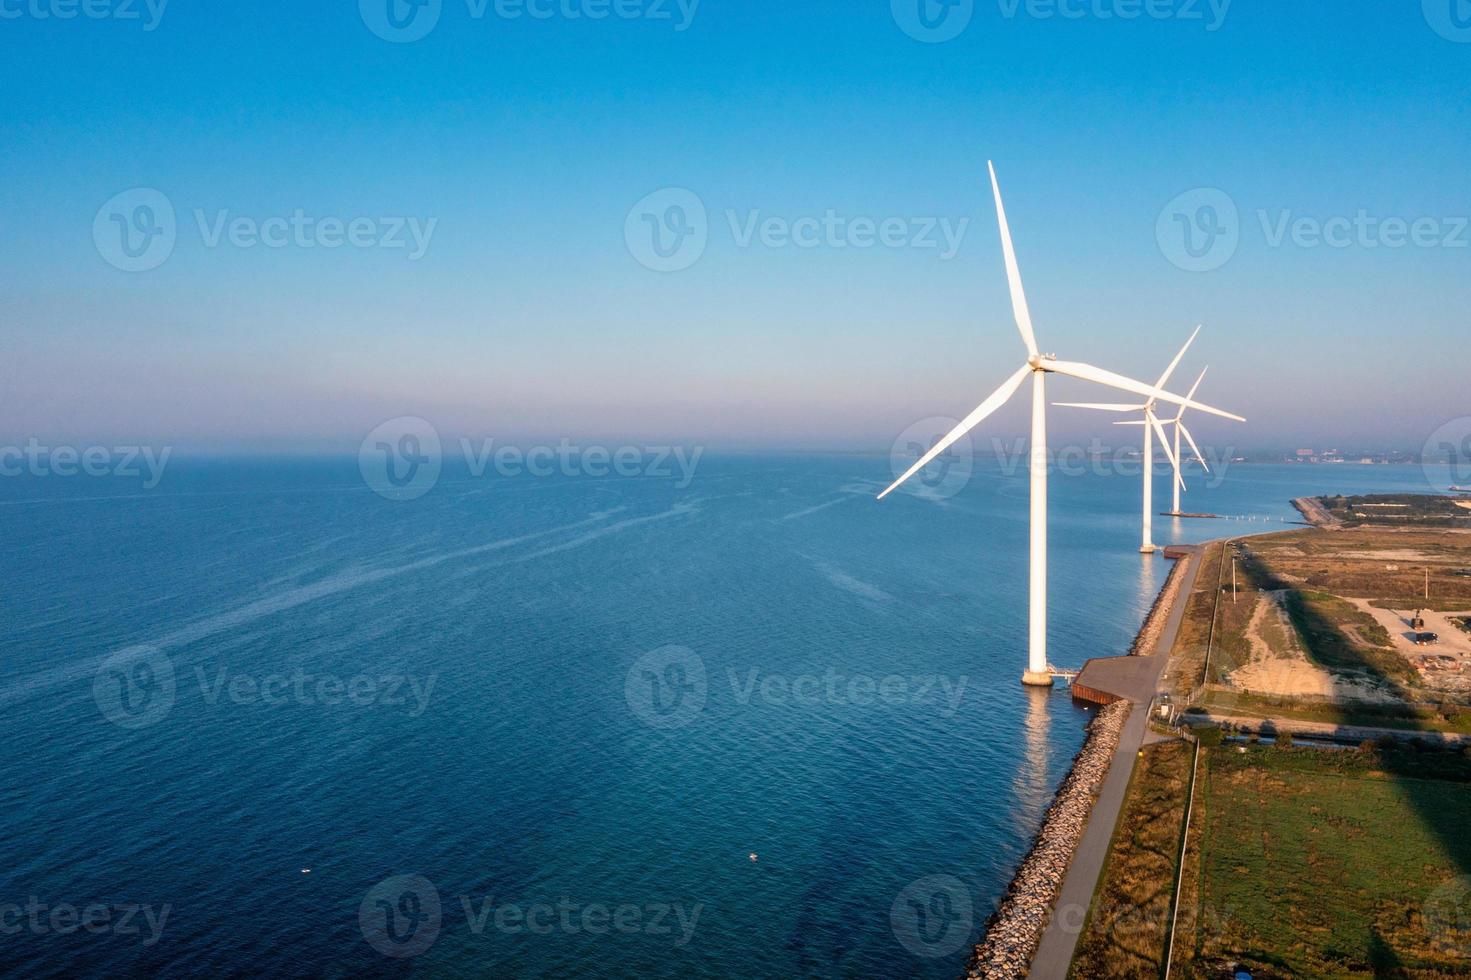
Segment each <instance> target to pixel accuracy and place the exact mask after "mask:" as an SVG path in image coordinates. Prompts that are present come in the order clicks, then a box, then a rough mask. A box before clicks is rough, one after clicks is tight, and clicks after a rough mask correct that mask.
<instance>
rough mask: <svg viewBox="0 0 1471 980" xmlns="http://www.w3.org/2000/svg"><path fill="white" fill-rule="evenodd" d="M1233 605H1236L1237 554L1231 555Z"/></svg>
mask: <svg viewBox="0 0 1471 980" xmlns="http://www.w3.org/2000/svg"><path fill="white" fill-rule="evenodd" d="M1231 605H1233V606H1234V605H1236V556H1235V555H1232V556H1231Z"/></svg>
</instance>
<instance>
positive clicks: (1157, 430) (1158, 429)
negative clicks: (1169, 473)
mask: <svg viewBox="0 0 1471 980" xmlns="http://www.w3.org/2000/svg"><path fill="white" fill-rule="evenodd" d="M1149 424H1150V425H1152V426H1154V434H1155V435H1157V436H1159V441H1160V443H1161V445H1163V446H1164V449H1165V459H1167V460H1169V461H1170V469H1171V470H1173V471H1174V472H1175V473H1179V471H1180V465H1179V463H1178V462H1177V461H1176V459H1175V451H1174V450H1173V449H1171V448H1170V438H1169V436H1167V435H1165V427H1164V426H1163V425H1161V424H1160V421H1159V418H1158V417H1157V416H1156V415H1155V414H1154V413H1153V412H1150V413H1149Z"/></svg>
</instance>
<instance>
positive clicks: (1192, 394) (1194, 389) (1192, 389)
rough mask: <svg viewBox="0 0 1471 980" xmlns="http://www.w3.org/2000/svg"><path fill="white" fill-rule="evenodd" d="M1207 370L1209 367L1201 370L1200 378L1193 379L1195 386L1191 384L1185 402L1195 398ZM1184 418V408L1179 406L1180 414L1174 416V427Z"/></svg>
mask: <svg viewBox="0 0 1471 980" xmlns="http://www.w3.org/2000/svg"><path fill="white" fill-rule="evenodd" d="M1209 370H1210V367H1209V366H1206V367H1205V368H1202V369H1201V372H1200V377H1198V378H1196V379H1195V384H1193V385H1191V386H1190V394H1188V395H1186V396H1185V400H1186V401H1190V400H1191V399H1192V398H1194V397H1195V393H1196V392H1197V391H1199V390H1200V383H1201V382H1202V381H1204V380H1205V372H1206V371H1209ZM1184 417H1185V406H1183V405H1182V406H1180V412H1179V414H1178V415H1176V416H1175V424H1176V425H1179V424H1180V420H1181V419H1183V418H1184Z"/></svg>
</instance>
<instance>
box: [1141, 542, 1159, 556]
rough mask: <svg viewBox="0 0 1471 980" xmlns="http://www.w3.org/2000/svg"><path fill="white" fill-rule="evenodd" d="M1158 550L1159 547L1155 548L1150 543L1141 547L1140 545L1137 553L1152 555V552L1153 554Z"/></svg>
mask: <svg viewBox="0 0 1471 980" xmlns="http://www.w3.org/2000/svg"><path fill="white" fill-rule="evenodd" d="M1158 550H1159V549H1158V548H1156V547H1155V546H1154V545H1152V544H1146V545H1144V546H1143V547H1141V548H1140V549H1139V554H1141V555H1152V554H1154V553H1155V552H1156V551H1158Z"/></svg>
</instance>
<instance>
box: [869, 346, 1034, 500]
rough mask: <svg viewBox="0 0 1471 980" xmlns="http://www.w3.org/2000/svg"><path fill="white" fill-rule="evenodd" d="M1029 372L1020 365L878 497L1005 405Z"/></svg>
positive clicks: (885, 493) (1028, 367)
mask: <svg viewBox="0 0 1471 980" xmlns="http://www.w3.org/2000/svg"><path fill="white" fill-rule="evenodd" d="M1031 373H1032V366H1031V365H1030V364H1024V365H1022V368H1021V370H1019V371H1017V372H1016V374H1013V375H1012V376H1011V377H1009V378H1007V379H1006V380H1005V381H1004V382H1002V383H1001V387H1000V388H997V389H996V390H995V391H994V392H992V393H991V397H990V398H987V399H986V400H985V401H983V402H981V404H980V405H978V406H977V407H976V410H975V411H974V412H971V413H970V414H969V415H967V416H966V417H965V418H964V419H962V420H961V423H960V424H959V425H957V426H956V427H955V428H953V429H951V430H950V432H949V433H948V434H947V435H946V436H945V438H943V439H941V440H940V441H939V442H937V443H935V445H934V447H933V448H931V449H930V451H929V452H927V453H925V454H924V455H923V456H921V457H920V459H919V462H917V463H915V464H914V465H913V466H911V467H909V471H908V472H906V473H905V474H904V475H903V476H901V477H899V479H897V480H895V481H894V482H893V483H892V484H890V485H889V489H887V490H885V491H884V492H883V493H881V494H879V499H880V500H883V499H884V498H885V497H887V496H888V495H889V494H891V493H893V492H894V490H895V489H896V488H897V487H898V486H899V485H900V484H901V483H903V482H904V481H905V480H907V479H909V478H910V477H911V476H913V475H914V474H916V473H918V472H919V471H920V470H922V469H924V468H925V467H926V466H928V465H929V464H930V460H932V459H934V458H935V457H936V456H938V455H940V454H941V453H943V452H944V451H945V450H947V449H949V448H950V446H951V444H953V443H954V442H955V440H957V439H959V438H960V437H961V436H963V435H965V434H966V433H967V432H969V431H970V430H971V429H974V428H975V427H976V426H978V425H980V424H981V422H983V421H984V420H985V418H986V416H988V415H990V414H991V413H992V412H994V411H996V409H998V408H1000V407H1001V406H1002V405H1005V404H1006V403H1007V401H1008V400H1010V398H1011V396H1012V395H1014V394H1016V390H1017V389H1018V388H1020V387H1021V386H1022V382H1023V381H1025V380H1027V375H1029V374H1031Z"/></svg>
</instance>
